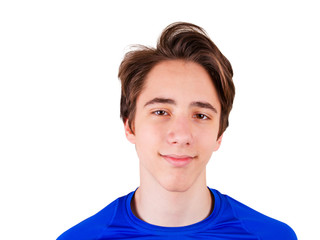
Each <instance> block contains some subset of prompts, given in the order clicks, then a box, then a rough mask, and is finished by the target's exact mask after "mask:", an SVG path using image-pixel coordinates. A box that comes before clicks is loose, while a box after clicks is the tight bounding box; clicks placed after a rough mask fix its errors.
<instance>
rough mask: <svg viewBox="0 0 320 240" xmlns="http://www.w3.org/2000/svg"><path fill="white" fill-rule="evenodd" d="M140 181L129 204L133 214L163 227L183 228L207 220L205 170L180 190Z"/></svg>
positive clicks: (209, 208) (209, 209)
mask: <svg viewBox="0 0 320 240" xmlns="http://www.w3.org/2000/svg"><path fill="white" fill-rule="evenodd" d="M145 180H146V179H140V181H141V183H140V187H139V188H138V189H137V191H136V192H135V195H134V197H133V200H132V202H131V209H132V211H133V213H134V215H135V216H136V217H138V218H140V219H141V220H143V221H145V222H147V223H150V224H153V225H157V226H163V227H180V226H187V225H191V224H194V223H197V222H200V221H202V220H203V219H205V218H207V217H208V216H209V215H210V213H211V212H212V210H213V205H214V204H213V199H212V196H211V192H210V190H209V189H208V188H207V185H206V177H205V171H204V173H202V174H200V176H199V178H198V179H197V180H196V182H195V183H194V184H193V185H192V186H191V187H190V188H188V189H187V190H184V191H169V190H167V189H166V188H165V187H163V186H161V185H160V184H159V183H158V182H156V181H155V180H154V179H152V180H151V179H148V181H145Z"/></svg>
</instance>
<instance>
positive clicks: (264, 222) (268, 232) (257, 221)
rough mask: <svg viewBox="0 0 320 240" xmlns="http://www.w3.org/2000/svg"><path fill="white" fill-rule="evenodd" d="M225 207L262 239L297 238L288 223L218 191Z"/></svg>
mask: <svg viewBox="0 0 320 240" xmlns="http://www.w3.org/2000/svg"><path fill="white" fill-rule="evenodd" d="M218 194H219V195H220V197H221V200H222V202H223V204H224V205H225V206H224V207H225V208H229V209H230V210H231V211H232V212H233V215H234V217H235V218H237V219H238V220H239V221H240V222H241V224H242V227H243V228H244V229H246V231H247V232H248V233H251V234H253V235H256V236H259V237H260V238H261V239H262V240H269V239H270V240H271V239H272V240H280V239H281V240H297V237H296V234H295V232H294V231H293V230H292V228H291V227H290V226H288V225H287V224H285V223H283V222H281V221H278V220H276V219H273V218H271V217H268V216H266V215H264V214H262V213H260V212H258V211H256V210H254V209H252V208H250V207H248V206H246V205H245V204H243V203H241V202H239V201H237V200H235V199H233V198H231V197H229V196H227V195H223V194H221V193H219V192H218Z"/></svg>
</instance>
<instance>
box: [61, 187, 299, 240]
mask: <svg viewBox="0 0 320 240" xmlns="http://www.w3.org/2000/svg"><path fill="white" fill-rule="evenodd" d="M210 190H211V192H212V194H213V196H214V208H213V211H212V213H211V214H210V216H209V217H207V218H206V219H204V220H202V221H200V222H198V223H195V224H192V225H189V226H184V227H161V226H156V225H152V224H149V223H147V222H144V221H142V220H140V219H139V218H137V217H136V216H135V215H134V214H133V213H132V211H131V207H130V203H131V200H132V197H133V195H134V192H131V193H129V194H128V195H126V196H123V197H120V198H118V199H117V200H115V201H113V202H112V203H110V204H109V205H108V206H107V207H105V208H104V209H102V210H101V211H100V212H98V213H97V214H95V215H93V216H92V217H90V218H88V219H86V220H84V221H83V222H81V223H79V224H78V225H76V226H74V227H72V228H71V229H69V230H68V231H66V232H65V233H63V234H62V235H61V236H60V237H59V238H58V239H57V240H106V239H135V240H138V239H175V240H187V239H206V240H208V239H214V240H226V239H228V240H236V239H238V240H239V239H242V240H253V239H255V240H297V237H296V235H295V233H294V231H293V230H292V229H291V228H290V227H289V226H288V225H286V224H284V223H282V222H279V221H277V220H275V219H272V218H269V217H267V216H265V215H263V214H261V213H259V212H257V211H255V210H253V209H251V208H249V207H247V206H245V205H244V204H242V203H240V202H238V201H236V200H234V199H233V198H231V197H229V196H227V195H223V194H221V193H220V192H218V191H217V190H214V189H210Z"/></svg>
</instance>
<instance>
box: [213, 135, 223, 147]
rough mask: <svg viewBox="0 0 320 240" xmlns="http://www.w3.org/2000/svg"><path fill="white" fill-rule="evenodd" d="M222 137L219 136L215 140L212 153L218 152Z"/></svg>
mask: <svg viewBox="0 0 320 240" xmlns="http://www.w3.org/2000/svg"><path fill="white" fill-rule="evenodd" d="M222 137H223V134H221V136H220V137H219V138H218V139H217V141H216V145H215V147H214V150H213V151H218V149H219V148H220V146H221V142H222Z"/></svg>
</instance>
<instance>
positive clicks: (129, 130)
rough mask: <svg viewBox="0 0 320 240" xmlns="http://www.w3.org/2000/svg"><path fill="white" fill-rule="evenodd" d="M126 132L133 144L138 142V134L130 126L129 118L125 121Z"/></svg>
mask: <svg viewBox="0 0 320 240" xmlns="http://www.w3.org/2000/svg"><path fill="white" fill-rule="evenodd" d="M124 132H125V134H126V137H127V139H128V141H129V142H131V143H132V144H135V143H136V136H135V135H134V133H133V132H132V131H131V129H130V127H129V123H128V119H127V120H126V121H125V123H124Z"/></svg>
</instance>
